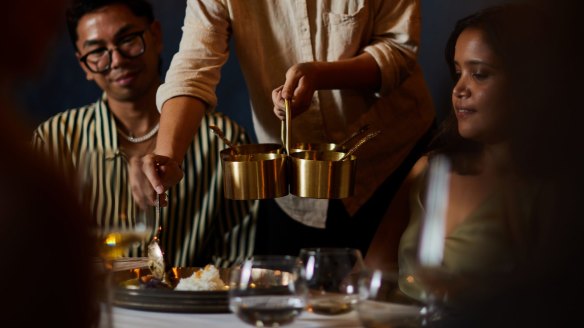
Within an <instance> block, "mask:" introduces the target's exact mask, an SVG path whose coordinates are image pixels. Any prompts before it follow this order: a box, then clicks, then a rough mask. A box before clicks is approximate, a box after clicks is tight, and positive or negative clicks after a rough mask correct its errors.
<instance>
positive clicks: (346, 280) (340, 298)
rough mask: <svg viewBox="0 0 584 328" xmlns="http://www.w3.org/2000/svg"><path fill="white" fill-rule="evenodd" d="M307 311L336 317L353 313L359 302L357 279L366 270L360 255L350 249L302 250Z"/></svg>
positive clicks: (301, 258)
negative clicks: (306, 289)
mask: <svg viewBox="0 0 584 328" xmlns="http://www.w3.org/2000/svg"><path fill="white" fill-rule="evenodd" d="M299 257H300V260H301V261H302V263H303V265H304V269H305V271H306V282H307V284H308V289H309V296H308V311H311V312H313V313H317V314H327V315H336V314H343V313H347V312H350V311H352V310H353V308H354V306H355V305H356V304H357V302H358V300H359V296H358V288H357V283H358V278H359V274H360V272H361V270H363V269H364V268H365V266H364V263H363V258H362V256H361V252H360V251H359V250H358V249H353V248H303V249H301V250H300V255H299Z"/></svg>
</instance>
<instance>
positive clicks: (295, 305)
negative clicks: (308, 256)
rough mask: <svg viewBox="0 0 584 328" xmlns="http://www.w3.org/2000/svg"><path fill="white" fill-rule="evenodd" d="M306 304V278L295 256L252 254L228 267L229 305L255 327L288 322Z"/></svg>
mask: <svg viewBox="0 0 584 328" xmlns="http://www.w3.org/2000/svg"><path fill="white" fill-rule="evenodd" d="M305 306H306V282H305V280H304V272H303V268H302V265H301V263H300V261H299V260H298V258H296V257H291V256H277V255H270V256H268V255H266V256H255V257H253V258H250V259H247V260H245V261H244V262H243V264H242V265H240V266H239V267H235V268H233V269H232V270H231V276H230V281H229V307H230V309H231V311H232V312H234V313H235V314H236V315H237V317H238V318H239V319H241V320H242V321H244V322H246V323H248V324H250V325H253V326H256V327H278V326H283V325H286V324H290V323H292V322H293V321H294V319H295V318H296V317H298V316H299V315H300V314H301V313H302V311H303V310H304V308H305Z"/></svg>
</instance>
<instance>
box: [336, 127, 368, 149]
mask: <svg viewBox="0 0 584 328" xmlns="http://www.w3.org/2000/svg"><path fill="white" fill-rule="evenodd" d="M367 130H369V124H365V125H363V126H362V127H361V128H360V129H359V130H358V131H357V132H355V133H353V134H351V135H350V136H349V137H348V138H347V139H345V140H343V141H341V142H340V143H339V144H337V146H336V147H335V149H333V151H343V148H344V147H345V146H346V145H348V144H349V143H350V142H352V141H353V140H355V139H357V137H360V136H361V135H362V134H363V133H365V132H367Z"/></svg>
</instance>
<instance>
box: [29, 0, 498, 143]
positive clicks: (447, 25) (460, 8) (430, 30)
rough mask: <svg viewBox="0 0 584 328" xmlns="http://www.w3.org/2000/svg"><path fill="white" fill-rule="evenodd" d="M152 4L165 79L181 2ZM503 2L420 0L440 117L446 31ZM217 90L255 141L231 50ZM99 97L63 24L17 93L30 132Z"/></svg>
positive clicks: (446, 80)
mask: <svg viewBox="0 0 584 328" xmlns="http://www.w3.org/2000/svg"><path fill="white" fill-rule="evenodd" d="M244 1H247V0H244ZM151 2H152V4H153V6H154V10H155V15H156V17H157V18H158V20H160V21H161V23H162V28H163V34H164V52H163V54H162V57H163V70H162V72H163V78H164V75H165V74H166V70H167V69H168V66H169V64H170V61H171V59H172V56H173V55H174V53H175V52H176V51H177V50H178V45H179V42H180V37H181V35H182V30H181V28H182V25H183V19H184V11H185V8H186V1H185V0H151ZM502 2H506V1H503V0H473V1H468V0H422V38H421V43H420V51H419V62H420V64H421V66H422V69H423V71H424V75H425V77H426V81H427V83H428V86H429V87H430V90H431V93H432V96H433V99H434V104H435V106H436V110H437V114H438V118H439V119H440V118H441V117H442V116H443V113H444V112H445V111H446V110H448V108H449V107H450V105H449V103H450V90H451V87H452V83H451V80H450V77H449V74H448V70H447V68H446V63H445V60H444V55H443V49H444V46H445V44H446V39H447V38H448V35H449V34H450V31H451V30H452V28H453V27H454V24H455V22H456V21H457V20H458V19H460V18H462V17H464V16H466V15H468V14H470V13H472V12H474V11H476V10H478V9H480V8H483V7H485V6H488V5H492V4H497V3H502ZM507 2H508V1H507ZM283 79H284V77H282V82H283ZM217 94H218V107H217V110H218V111H221V112H224V113H226V114H227V115H229V116H230V117H232V118H233V119H235V120H236V121H238V122H239V123H240V124H241V125H243V126H244V127H245V128H246V129H247V131H248V133H249V134H250V135H251V136H252V139H253V140H254V142H255V135H254V133H253V127H252V121H251V111H250V107H249V101H248V98H247V89H246V86H245V83H244V80H243V77H242V76H241V71H240V69H239V65H238V62H237V58H236V54H235V53H232V55H231V56H230V58H229V60H228V61H227V64H226V65H225V66H224V67H223V70H222V78H221V82H220V84H219V86H218V88H217ZM99 95H100V90H99V89H98V87H97V86H96V85H95V84H94V83H93V82H90V81H87V80H85V75H84V74H83V71H82V70H81V68H80V67H79V64H78V62H77V60H76V58H75V56H74V50H73V46H72V44H71V42H70V40H69V38H68V36H67V35H66V32H65V23H64V22H63V33H62V34H61V35H60V36H59V38H58V39H57V40H56V43H55V47H54V49H52V51H51V53H50V55H49V57H48V58H47V65H46V69H45V70H44V71H43V72H42V74H41V75H40V76H38V77H37V78H35V79H34V80H30V81H28V82H26V83H25V85H23V86H22V88H21V89H20V91H19V96H20V97H21V99H22V105H23V107H24V111H25V112H24V114H25V119H27V120H28V122H29V123H30V129H31V132H32V129H33V128H34V127H35V126H36V125H38V124H39V123H41V122H42V121H44V120H45V119H47V118H49V117H50V116H52V115H54V114H56V113H58V112H61V111H63V110H66V109H69V108H74V107H80V106H83V105H86V104H88V103H91V102H94V101H96V100H97V99H98V97H99Z"/></svg>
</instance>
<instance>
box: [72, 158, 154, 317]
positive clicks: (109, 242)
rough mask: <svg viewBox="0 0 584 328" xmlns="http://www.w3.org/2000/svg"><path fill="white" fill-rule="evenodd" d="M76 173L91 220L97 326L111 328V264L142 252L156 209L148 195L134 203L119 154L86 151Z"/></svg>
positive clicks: (152, 224)
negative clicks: (97, 281)
mask: <svg viewBox="0 0 584 328" xmlns="http://www.w3.org/2000/svg"><path fill="white" fill-rule="evenodd" d="M76 171H77V181H76V183H77V184H78V188H79V197H80V200H81V202H82V204H83V205H84V206H86V208H88V209H89V212H90V215H91V218H92V222H91V224H92V226H93V231H94V237H95V242H96V243H97V250H98V254H97V255H98V259H97V260H98V263H99V266H98V267H97V269H98V270H99V272H100V273H101V274H100V276H101V279H100V281H101V282H102V283H103V285H102V287H103V288H102V289H101V290H100V291H99V292H98V294H99V295H101V300H102V301H103V306H104V310H103V311H101V313H102V317H101V319H100V322H99V325H100V326H101V327H108V328H112V327H113V318H112V306H113V290H112V287H113V286H112V269H113V263H114V261H115V260H116V259H117V258H120V257H123V256H128V255H133V256H136V255H139V253H140V252H142V253H143V252H144V249H145V242H146V241H147V240H149V239H150V238H151V237H152V236H153V235H154V231H155V227H156V225H157V224H158V222H156V221H157V210H156V209H157V206H155V205H156V204H154V203H153V200H154V199H155V198H154V194H152V195H150V194H149V191H146V192H144V193H143V197H144V198H143V199H138V200H136V199H134V196H133V195H132V192H131V190H130V181H129V174H128V162H127V160H126V158H125V156H123V154H119V153H115V152H107V151H102V150H93V151H87V152H85V153H84V154H82V155H80V157H79V158H78V161H77V167H76ZM150 196H152V198H151V199H150Z"/></svg>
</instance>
